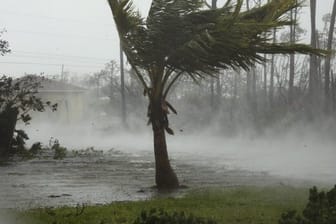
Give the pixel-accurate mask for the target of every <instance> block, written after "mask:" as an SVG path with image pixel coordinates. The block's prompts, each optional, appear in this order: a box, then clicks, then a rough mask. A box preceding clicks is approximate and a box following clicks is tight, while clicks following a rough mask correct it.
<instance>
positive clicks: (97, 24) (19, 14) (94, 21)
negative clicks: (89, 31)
mask: <svg viewBox="0 0 336 224" xmlns="http://www.w3.org/2000/svg"><path fill="white" fill-rule="evenodd" d="M0 12H1V13H2V14H8V15H18V16H23V17H30V18H34V17H35V18H39V19H41V18H42V19H49V20H54V21H59V22H61V21H62V22H67V23H68V22H72V23H82V24H88V23H91V24H94V25H95V26H102V27H107V26H111V24H112V22H111V24H108V23H101V21H99V20H81V19H73V18H60V17H52V16H46V15H36V14H32V13H26V12H17V11H10V10H3V9H1V10H0ZM111 21H112V20H111Z"/></svg>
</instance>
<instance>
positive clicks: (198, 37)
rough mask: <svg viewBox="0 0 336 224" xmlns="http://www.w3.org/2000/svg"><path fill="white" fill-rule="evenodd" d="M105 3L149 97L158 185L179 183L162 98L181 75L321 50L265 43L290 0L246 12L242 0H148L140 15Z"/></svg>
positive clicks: (127, 0) (123, 0)
mask: <svg viewBox="0 0 336 224" xmlns="http://www.w3.org/2000/svg"><path fill="white" fill-rule="evenodd" d="M108 2H109V5H110V8H111V11H112V14H113V17H114V21H115V23H116V26H117V29H118V32H119V37H120V40H121V44H122V48H123V50H124V52H125V55H126V56H127V58H128V61H129V63H130V65H131V66H132V68H133V70H134V72H135V74H136V75H137V77H138V78H139V80H140V81H141V83H142V85H143V87H144V94H145V95H146V96H147V97H148V100H149V106H148V113H147V114H148V117H149V123H150V124H151V125H152V129H153V135H154V154H155V168H156V178H155V179H156V184H157V187H158V188H159V189H171V188H176V187H178V186H179V182H178V179H177V177H176V174H175V173H174V171H173V169H172V168H171V165H170V162H169V158H168V152H167V145H166V137H165V131H166V132H167V133H169V134H173V130H172V129H171V128H170V127H169V121H168V113H169V112H174V113H176V110H175V109H174V108H173V107H172V105H171V104H170V103H169V102H168V101H167V97H168V94H169V92H170V90H171V89H172V86H173V85H174V84H176V82H177V81H178V80H179V79H180V78H181V77H183V76H187V77H190V78H191V79H193V80H195V81H196V82H198V81H199V80H200V79H202V78H205V77H207V76H210V77H211V76H213V74H216V73H217V72H219V70H220V69H228V68H233V69H239V68H243V69H245V70H248V69H249V68H250V66H251V65H253V64H255V63H262V62H263V61H264V60H265V59H264V57H263V54H264V53H265V54H275V53H282V54H290V53H295V52H299V53H321V51H318V50H314V49H312V48H311V47H309V46H306V45H302V44H290V43H270V42H269V41H268V36H269V34H270V32H269V31H270V30H272V29H273V28H278V27H282V26H285V25H291V24H292V23H293V21H291V20H290V18H287V17H285V16H284V15H285V14H286V13H287V12H289V11H290V10H292V9H293V8H296V7H298V6H299V4H297V3H296V1H294V0H282V1H277V0H273V1H271V2H270V3H268V4H265V5H263V6H261V7H258V8H254V9H251V10H249V11H243V10H242V4H243V0H238V1H237V2H235V4H233V2H232V1H231V0H228V1H227V2H226V4H225V5H224V6H223V7H221V8H218V9H211V10H205V9H204V3H203V1H201V0H176V1H166V0H153V1H152V5H151V8H150V10H149V14H148V17H147V18H146V19H144V18H142V17H141V16H140V15H139V13H137V12H136V11H134V10H133V6H132V1H131V0H108ZM265 34H266V35H265Z"/></svg>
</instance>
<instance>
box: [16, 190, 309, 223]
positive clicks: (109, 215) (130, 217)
mask: <svg viewBox="0 0 336 224" xmlns="http://www.w3.org/2000/svg"><path fill="white" fill-rule="evenodd" d="M307 198H308V188H292V187H285V186H281V187H237V188H225V189H205V190H198V191H192V192H189V193H187V194H186V195H185V196H183V197H182V198H171V197H160V198H154V199H151V200H147V201H137V202H115V203H112V204H109V205H102V206H87V207H85V208H84V210H83V211H82V209H81V208H70V207H62V208H53V209H50V208H41V209H34V210H29V211H25V212H21V213H20V214H19V215H18V216H17V218H16V220H17V221H18V223H27V224H79V223H80V224H103V223H104V224H112V223H118V224H120V223H133V221H134V220H135V218H136V217H137V216H138V215H139V214H140V212H141V211H142V210H150V209H152V208H163V209H165V210H167V211H171V212H174V211H177V212H179V211H184V212H186V213H187V214H189V213H192V214H194V215H195V216H199V217H205V218H206V217H209V218H213V219H215V220H216V221H218V223H227V224H236V223H244V224H248V223H250V224H251V223H258V224H273V223H274V224H275V223H278V219H279V217H280V215H281V213H283V212H285V211H287V210H289V209H296V210H298V211H300V210H302V209H303V208H304V205H305V203H306V201H307Z"/></svg>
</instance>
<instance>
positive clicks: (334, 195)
mask: <svg viewBox="0 0 336 224" xmlns="http://www.w3.org/2000/svg"><path fill="white" fill-rule="evenodd" d="M335 223H336V186H335V187H334V188H333V189H332V190H330V191H329V192H327V193H325V192H324V191H321V192H318V190H317V188H316V187H313V188H312V189H310V191H309V202H308V204H307V206H306V208H305V209H304V210H303V212H302V216H301V215H298V214H297V212H296V211H288V212H286V213H284V214H282V216H281V218H280V220H279V224H335Z"/></svg>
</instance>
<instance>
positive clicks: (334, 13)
mask: <svg viewBox="0 0 336 224" xmlns="http://www.w3.org/2000/svg"><path fill="white" fill-rule="evenodd" d="M335 17H336V0H335V1H334V6H333V10H332V13H331V20H330V28H329V35H328V43H327V49H328V50H329V51H331V50H332V41H333V35H334V29H335V19H336V18H335ZM330 62H331V56H330V55H328V56H327V57H326V61H325V74H324V77H325V87H324V91H325V109H326V112H329V110H330V103H331V102H330Z"/></svg>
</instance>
